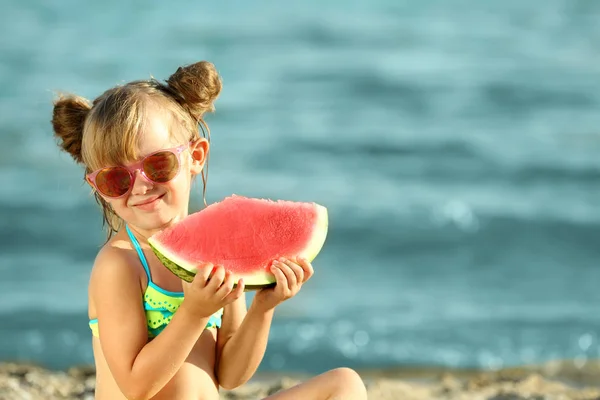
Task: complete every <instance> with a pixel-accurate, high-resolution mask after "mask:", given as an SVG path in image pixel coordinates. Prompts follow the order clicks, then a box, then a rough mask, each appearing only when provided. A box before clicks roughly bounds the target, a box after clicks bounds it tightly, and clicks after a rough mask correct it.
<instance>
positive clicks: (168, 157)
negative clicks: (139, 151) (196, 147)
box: [143, 151, 179, 183]
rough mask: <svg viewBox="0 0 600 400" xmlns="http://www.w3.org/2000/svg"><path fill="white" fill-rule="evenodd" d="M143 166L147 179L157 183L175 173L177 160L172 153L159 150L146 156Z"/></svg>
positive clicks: (163, 181)
mask: <svg viewBox="0 0 600 400" xmlns="http://www.w3.org/2000/svg"><path fill="white" fill-rule="evenodd" d="M143 167H144V173H145V174H146V176H147V177H148V179H151V180H153V181H154V182H157V183H165V182H168V181H170V180H171V179H173V178H175V175H177V171H178V169H179V161H178V160H177V156H176V155H175V154H174V153H172V152H170V151H161V152H160V153H156V154H152V155H151V156H148V157H146V159H144V166H143Z"/></svg>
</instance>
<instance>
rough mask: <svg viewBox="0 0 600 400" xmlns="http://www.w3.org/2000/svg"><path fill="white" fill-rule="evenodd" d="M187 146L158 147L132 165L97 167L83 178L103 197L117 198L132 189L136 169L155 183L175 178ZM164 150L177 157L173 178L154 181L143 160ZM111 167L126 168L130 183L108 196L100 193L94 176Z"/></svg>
mask: <svg viewBox="0 0 600 400" xmlns="http://www.w3.org/2000/svg"><path fill="white" fill-rule="evenodd" d="M188 147H189V143H188V144H182V145H180V146H177V147H171V148H168V149H160V150H157V151H155V152H152V153H150V154H148V155H147V156H145V157H144V158H142V159H141V160H139V161H137V162H135V163H134V164H132V165H129V166H124V165H118V166H111V167H104V168H100V169H97V170H96V171H94V172H91V173H89V174H87V175H86V176H85V180H86V181H87V183H88V184H89V185H90V186H91V187H92V188H94V190H96V191H97V192H98V193H99V194H100V195H102V196H103V197H107V198H109V199H119V198H121V197H124V196H126V195H127V194H129V192H131V190H132V189H133V185H134V184H135V173H136V172H137V171H139V172H140V174H141V175H142V176H143V177H144V179H146V180H148V181H150V182H152V183H155V184H159V185H160V184H164V183H167V182H170V181H172V180H173V179H175V178H177V175H179V172H180V171H181V153H183V151H184V150H186V149H187V148H188ZM164 152H169V153H172V154H175V157H176V158H177V171H176V172H175V175H174V176H173V178H171V179H169V180H168V181H165V182H156V181H154V180H152V179H150V178H149V177H148V176H147V175H146V173H145V172H144V161H145V160H146V159H147V158H148V157H152V156H154V155H156V154H158V153H164ZM112 168H122V169H124V170H126V171H127V172H128V173H129V177H130V183H129V189H127V191H126V192H125V193H123V194H122V195H120V196H108V195H106V194H104V193H102V191H101V190H100V189H98V186H97V185H96V176H98V174H99V173H101V172H102V171H106V170H109V169H112Z"/></svg>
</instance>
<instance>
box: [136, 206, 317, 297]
mask: <svg viewBox="0 0 600 400" xmlns="http://www.w3.org/2000/svg"><path fill="white" fill-rule="evenodd" d="M327 228H328V216H327V209H326V208H325V207H323V206H321V205H319V204H316V203H303V202H294V201H284V200H278V201H273V200H265V199H256V198H248V197H243V196H236V195H234V196H231V197H227V198H225V199H224V200H223V201H221V202H218V203H214V204H211V205H209V206H208V207H206V208H205V209H203V210H201V211H198V212H196V213H193V214H190V215H188V216H187V217H185V218H184V219H183V220H181V221H179V222H178V223H176V224H174V225H173V226H171V227H169V228H166V229H164V230H162V231H161V232H158V233H156V234H154V235H153V236H151V237H150V238H149V239H148V243H149V244H150V246H151V248H152V250H153V251H154V253H155V254H156V255H157V256H158V258H159V259H160V261H161V262H162V263H163V265H164V266H165V267H167V268H168V269H169V270H170V271H171V272H173V273H174V274H175V275H177V276H178V277H180V278H181V279H183V280H185V281H187V282H191V281H192V279H193V278H194V276H195V275H196V272H197V267H198V265H200V264H202V263H205V262H210V263H213V264H215V265H217V264H222V265H223V266H224V267H225V269H226V270H228V271H230V272H231V273H233V274H234V275H235V278H236V279H235V281H236V282H237V281H238V279H239V278H243V279H244V283H245V287H246V290H256V289H260V288H264V287H269V286H273V285H274V283H275V277H274V276H273V274H272V273H271V272H270V271H269V267H270V265H271V263H272V261H273V260H275V259H277V258H279V257H287V258H293V257H304V258H307V259H308V260H309V261H312V260H314V258H315V257H316V256H317V254H318V253H319V252H320V251H321V248H322V247H323V244H324V243H325V238H326V236H327Z"/></svg>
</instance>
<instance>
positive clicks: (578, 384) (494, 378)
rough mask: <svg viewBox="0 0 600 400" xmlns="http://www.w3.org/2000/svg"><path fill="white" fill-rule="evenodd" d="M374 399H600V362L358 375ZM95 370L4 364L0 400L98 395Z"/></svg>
mask: <svg viewBox="0 0 600 400" xmlns="http://www.w3.org/2000/svg"><path fill="white" fill-rule="evenodd" d="M358 372H359V373H360V375H361V376H362V377H363V380H364V382H365V384H366V386H367V390H368V394H369V399H371V400H388V399H403V400H422V399H444V400H450V399H457V400H459V399H460V400H462V399H464V400H467V399H469V400H471V399H473V400H475V399H476V400H525V399H528V400H550V399H552V400H563V399H564V400H584V399H585V400H588V399H589V400H592V399H594V400H600V361H597V360H592V361H586V362H582V361H569V360H567V361H552V362H548V363H546V364H543V365H538V366H528V367H518V368H509V369H502V370H498V371H470V370H444V369H431V368H424V369H418V368H398V369H386V370H381V371H376V370H370V371H358ZM303 378H304V377H301V376H293V375H289V374H288V375H283V374H282V375H273V374H271V375H267V374H259V375H257V376H256V377H255V378H254V379H253V380H251V381H250V382H249V383H248V384H246V385H244V386H243V387H241V388H238V389H236V390H232V391H222V392H221V398H222V399H229V400H250V399H252V400H255V399H261V398H263V397H265V396H267V395H269V394H272V393H275V392H277V391H279V390H281V389H283V388H287V387H291V386H293V385H295V384H296V383H298V382H299V381H301V380H302V379H303ZM94 387H95V374H94V370H93V368H92V367H87V366H84V367H74V368H71V369H69V370H67V371H51V370H48V369H44V368H42V367H39V366H36V365H31V364H23V363H0V399H2V400H17V399H18V400H24V399H28V400H38V399H44V400H50V399H65V400H66V399H69V400H70V399H86V400H91V399H93V396H94Z"/></svg>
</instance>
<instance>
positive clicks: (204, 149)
mask: <svg viewBox="0 0 600 400" xmlns="http://www.w3.org/2000/svg"><path fill="white" fill-rule="evenodd" d="M208 150H209V144H208V140H206V139H205V138H199V139H196V140H194V141H192V142H191V143H190V154H191V155H192V164H191V166H190V172H191V173H192V175H198V174H199V173H201V172H202V169H203V168H204V164H205V163H206V158H207V156H208Z"/></svg>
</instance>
